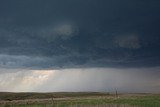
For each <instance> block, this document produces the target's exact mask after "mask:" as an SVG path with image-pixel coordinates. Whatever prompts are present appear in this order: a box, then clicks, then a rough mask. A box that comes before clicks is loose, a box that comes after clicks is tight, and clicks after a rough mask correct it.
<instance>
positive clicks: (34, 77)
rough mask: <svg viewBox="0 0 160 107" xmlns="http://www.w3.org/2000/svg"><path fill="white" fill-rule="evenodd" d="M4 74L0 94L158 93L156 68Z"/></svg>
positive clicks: (0, 75)
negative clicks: (19, 92)
mask: <svg viewBox="0 0 160 107" xmlns="http://www.w3.org/2000/svg"><path fill="white" fill-rule="evenodd" d="M3 71H4V72H2V70H1V74H0V91H16V92H17V91H22V92H28V91H36V92H37V91H38V92H59V91H63V92H64V91H65V92H70V91H71V92H72V91H74V92H75V91H100V92H101V91H104V92H114V91H115V90H118V91H119V92H159V90H160V84H159V83H160V79H159V76H160V73H159V67H157V68H150V69H145V68H141V69H131V68H130V69H113V68H112V69H111V68H92V69H64V70H17V71H16V72H13V71H12V70H10V71H9V70H7V71H6V70H3ZM153 71H154V72H153Z"/></svg>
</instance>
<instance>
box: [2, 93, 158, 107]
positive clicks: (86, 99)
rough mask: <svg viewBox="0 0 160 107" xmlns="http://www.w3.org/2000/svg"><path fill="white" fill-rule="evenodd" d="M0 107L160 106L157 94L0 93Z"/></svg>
mask: <svg viewBox="0 0 160 107" xmlns="http://www.w3.org/2000/svg"><path fill="white" fill-rule="evenodd" d="M0 107H160V95H159V94H119V95H118V96H115V94H109V93H96V92H95V93H83V92H82V93H0Z"/></svg>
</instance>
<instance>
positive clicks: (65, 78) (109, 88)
mask: <svg viewBox="0 0 160 107" xmlns="http://www.w3.org/2000/svg"><path fill="white" fill-rule="evenodd" d="M159 13H160V1H159V0H1V3H0V91H11V92H33V91H34V92H59V91H67V92H70V91H74V92H76V91H98V92H113V91H115V90H118V91H120V92H160V91H159V90H160V32H159V26H160V14H159Z"/></svg>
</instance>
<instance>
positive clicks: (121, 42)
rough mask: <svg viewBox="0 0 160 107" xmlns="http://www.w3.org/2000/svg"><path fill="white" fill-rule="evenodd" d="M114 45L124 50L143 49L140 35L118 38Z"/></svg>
mask: <svg viewBox="0 0 160 107" xmlns="http://www.w3.org/2000/svg"><path fill="white" fill-rule="evenodd" d="M114 43H115V44H116V45H117V46H118V47H122V48H133V49H138V48H141V45H140V40H139V37H138V35H135V34H129V35H122V36H116V37H115V40H114Z"/></svg>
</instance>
